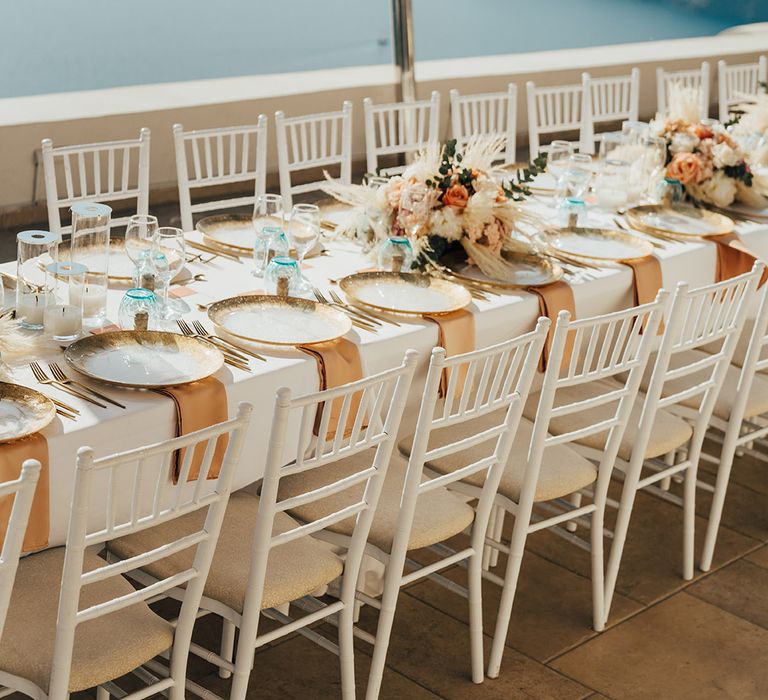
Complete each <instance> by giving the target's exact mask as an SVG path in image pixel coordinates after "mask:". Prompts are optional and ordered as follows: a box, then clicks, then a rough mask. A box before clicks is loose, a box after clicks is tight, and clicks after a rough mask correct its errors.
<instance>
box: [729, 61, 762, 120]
mask: <svg viewBox="0 0 768 700" xmlns="http://www.w3.org/2000/svg"><path fill="white" fill-rule="evenodd" d="M766 80H768V58H766V57H765V56H760V58H759V59H758V61H757V63H739V64H736V65H730V66H729V65H728V64H727V63H726V62H725V61H718V62H717V93H718V107H719V112H718V118H719V119H720V121H721V122H726V121H728V119H729V117H730V113H731V107H733V106H734V105H737V104H739V103H740V102H743V101H744V100H745V99H749V97H750V96H751V95H755V94H757V93H758V92H759V91H760V83H764V82H766Z"/></svg>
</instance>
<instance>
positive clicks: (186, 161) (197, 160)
mask: <svg viewBox="0 0 768 700" xmlns="http://www.w3.org/2000/svg"><path fill="white" fill-rule="evenodd" d="M173 141H174V146H175V149H176V178H177V181H178V185H179V208H180V209H181V225H182V228H183V229H184V230H185V231H191V230H192V229H193V228H194V227H195V224H194V218H193V217H194V214H197V213H198V212H208V211H221V210H222V209H231V208H233V207H241V206H246V205H247V206H251V207H253V205H254V204H255V203H256V199H257V198H258V196H259V195H261V194H264V192H265V187H266V177H267V117H266V116H265V115H264V114H261V115H259V118H258V121H257V122H256V124H255V125H250V126H230V127H223V128H217V129H201V130H195V131H184V127H183V126H182V125H181V124H174V125H173ZM238 183H252V187H251V188H250V189H252V192H253V193H252V194H250V193H249V194H247V195H243V196H239V197H229V198H225V199H217V200H214V201H207V202H195V203H194V204H192V193H191V190H193V189H194V190H197V189H201V188H206V187H214V186H222V185H225V186H226V185H236V184H238Z"/></svg>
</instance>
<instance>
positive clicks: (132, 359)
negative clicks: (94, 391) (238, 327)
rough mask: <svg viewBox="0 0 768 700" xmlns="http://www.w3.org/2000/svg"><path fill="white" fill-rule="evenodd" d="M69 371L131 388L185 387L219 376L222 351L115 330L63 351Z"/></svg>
mask: <svg viewBox="0 0 768 700" xmlns="http://www.w3.org/2000/svg"><path fill="white" fill-rule="evenodd" d="M64 358H65V359H66V361H67V362H68V363H69V365H70V367H72V368H73V369H75V370H77V371H78V372H80V374H84V375H85V376H86V377H90V378H91V379H98V380H99V381H102V382H106V383H107V384H114V385H116V386H125V387H132V388H135V389H162V388H164V387H168V386H177V385H179V384H189V383H190V382H196V381H199V380H200V379H205V378H206V377H209V376H210V375H212V374H214V373H215V372H218V370H219V369H221V366H222V365H223V364H224V356H223V355H222V354H221V351H220V350H219V349H218V348H216V347H214V346H213V345H212V344H211V343H207V342H205V341H202V340H199V339H197V338H190V337H188V336H185V335H179V334H177V333H164V332H161V331H116V332H114V333H102V334H100V335H90V336H86V337H85V338H81V339H80V340H76V341H75V342H74V343H72V344H71V345H70V346H69V347H68V348H67V349H66V350H65V351H64Z"/></svg>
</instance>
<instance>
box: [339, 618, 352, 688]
mask: <svg viewBox="0 0 768 700" xmlns="http://www.w3.org/2000/svg"><path fill="white" fill-rule="evenodd" d="M354 615H355V609H354V605H345V606H344V607H343V608H342V609H341V613H340V614H339V661H340V666H341V697H342V698H344V700H355V635H354V629H353V627H354V624H355V622H354Z"/></svg>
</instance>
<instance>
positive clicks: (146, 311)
mask: <svg viewBox="0 0 768 700" xmlns="http://www.w3.org/2000/svg"><path fill="white" fill-rule="evenodd" d="M157 317H158V314H157V298H156V297H155V294H154V292H150V291H149V290H148V289H141V288H139V289H129V290H128V291H127V292H126V293H125V295H124V296H123V299H122V301H121V302H120V309H119V310H118V312H117V319H118V323H119V324H120V328H122V329H123V330H127V331H147V330H149V331H153V330H155V329H156V325H157Z"/></svg>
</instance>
